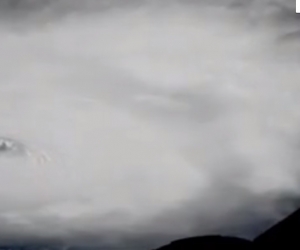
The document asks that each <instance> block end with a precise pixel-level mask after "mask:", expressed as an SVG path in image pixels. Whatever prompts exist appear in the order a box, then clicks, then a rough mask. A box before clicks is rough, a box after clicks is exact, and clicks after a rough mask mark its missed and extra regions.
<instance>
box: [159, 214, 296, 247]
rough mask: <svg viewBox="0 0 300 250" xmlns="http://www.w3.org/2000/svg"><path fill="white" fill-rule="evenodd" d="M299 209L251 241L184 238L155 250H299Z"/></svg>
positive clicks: (221, 237)
mask: <svg viewBox="0 0 300 250" xmlns="http://www.w3.org/2000/svg"><path fill="white" fill-rule="evenodd" d="M299 236H300V209H298V210H297V211H296V212H294V213H292V214H291V215H289V216H288V217H286V218H285V219H283V220H282V221H280V222H279V223H277V224H276V225H274V226H273V227H271V228H270V229H268V230H267V231H265V232H264V233H262V234H260V235H259V236H257V237H256V238H255V239H254V240H253V241H249V240H246V239H241V238H236V237H227V236H226V237H225V236H219V235H209V236H199V237H192V238H185V239H180V240H176V241H173V242H171V243H170V244H168V245H166V246H163V247H160V248H158V249H156V250H200V249H212V250H213V249H216V250H217V249H225V248H228V249H272V248H273V247H275V246H277V247H279V248H284V249H300V237H299Z"/></svg>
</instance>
